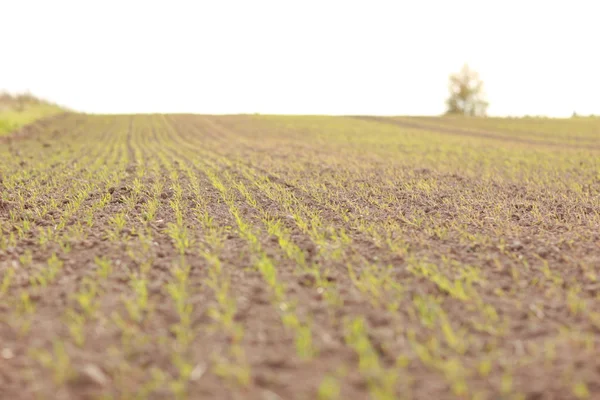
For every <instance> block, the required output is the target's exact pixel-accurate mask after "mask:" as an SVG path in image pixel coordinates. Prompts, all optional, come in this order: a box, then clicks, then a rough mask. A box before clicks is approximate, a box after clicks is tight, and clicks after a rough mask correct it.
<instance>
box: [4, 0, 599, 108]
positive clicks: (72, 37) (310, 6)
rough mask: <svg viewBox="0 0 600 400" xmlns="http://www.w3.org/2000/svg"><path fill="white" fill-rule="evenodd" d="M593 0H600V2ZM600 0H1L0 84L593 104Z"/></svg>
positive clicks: (111, 99)
mask: <svg viewBox="0 0 600 400" xmlns="http://www.w3.org/2000/svg"><path fill="white" fill-rule="evenodd" d="M596 3H598V4H596ZM599 15H600V2H597V1H593V0H589V1H582V0H570V1H568V2H567V1H553V0H546V1H537V0H520V1H515V0H508V1H507V0H505V1H489V0H486V1H482V0H480V1H464V0H453V1H442V0H439V1H427V0H407V1H404V0H402V1H401V0H398V1H378V0H364V1H352V0H346V1H333V0H329V1H328V0H316V1H313V0H301V1H285V0H279V1H261V0H253V1H250V0H240V1H233V0H229V1H227V0H211V1H202V0H197V1H175V0H171V1H162V2H154V1H148V0H146V1H133V0H120V1H115V0H104V1H94V2H92V1H83V0H79V1H66V0H53V1H47V0H40V1H33V0H0V89H7V90H9V91H23V90H29V91H31V92H32V93H33V94H36V95H38V96H42V97H44V98H47V99H49V100H52V101H55V102H57V103H59V104H63V105H66V106H68V107H71V108H74V109H76V110H80V111H87V112H99V113H101V112H119V113H124V112H198V113H238V112H244V113H245V112H260V113H293V114H381V115H385V114H395V115H400V114H438V113H441V112H443V111H444V100H445V97H446V94H447V79H448V75H449V74H450V73H451V72H454V71H457V70H459V69H460V67H461V66H462V64H463V63H464V62H468V63H469V64H470V65H471V67H472V68H474V69H475V70H477V71H479V73H480V75H481V77H482V79H483V80H484V82H485V85H486V92H487V93H488V99H489V101H490V108H489V113H490V114H492V115H509V114H510V115H522V114H536V115H538V114H539V115H542V114H543V115H550V116H569V115H570V114H571V113H572V112H573V111H577V112H578V113H580V114H590V113H595V114H600V19H599V17H598V16H599Z"/></svg>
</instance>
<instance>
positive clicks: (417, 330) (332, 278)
mask: <svg viewBox="0 0 600 400" xmlns="http://www.w3.org/2000/svg"><path fill="white" fill-rule="evenodd" d="M0 140H1V141H0V398H1V399H11V400H20V399H186V398H189V399H264V400H275V399H319V400H329V399H348V400H349V399H369V398H371V399H377V400H384V399H447V398H448V399H449V398H460V399H463V398H464V399H467V398H469V399H576V398H580V399H586V398H600V120H598V119H591V118H589V119H583V118H582V119H572V120H526V119H522V120H516V119H515V120H500V119H485V120H483V119H474V120H464V119H452V118H380V117H308V116H306V117H291V116H290V117H283V116H261V115H237V116H197V115H158V114H157V115H133V116H130V115H118V116H117V115H110V116H101V115H79V114H63V115H61V116H58V117H53V118H51V119H47V120H43V121H41V122H38V123H36V124H34V125H30V126H28V127H26V128H24V129H23V130H22V131H21V132H20V133H19V134H13V135H12V136H8V137H7V138H2V139H0Z"/></svg>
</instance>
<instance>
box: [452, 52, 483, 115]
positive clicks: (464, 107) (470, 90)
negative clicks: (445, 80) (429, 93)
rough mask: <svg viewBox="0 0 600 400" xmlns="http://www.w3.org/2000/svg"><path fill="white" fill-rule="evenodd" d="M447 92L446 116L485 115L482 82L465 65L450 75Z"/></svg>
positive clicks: (477, 75)
mask: <svg viewBox="0 0 600 400" xmlns="http://www.w3.org/2000/svg"><path fill="white" fill-rule="evenodd" d="M448 90H449V91H450V97H449V98H448V100H446V105H447V107H448V110H447V111H446V113H447V114H462V115H468V116H485V115H486V110H487V107H488V102H487V101H486V100H485V94H484V92H483V81H482V80H481V79H480V78H479V74H478V73H477V72H475V71H473V70H472V69H470V68H469V66H468V65H467V64H465V65H463V67H462V68H461V70H460V71H459V72H458V73H456V74H452V75H450V82H449V84H448Z"/></svg>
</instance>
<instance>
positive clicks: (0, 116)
mask: <svg viewBox="0 0 600 400" xmlns="http://www.w3.org/2000/svg"><path fill="white" fill-rule="evenodd" d="M64 111H65V109H64V108H62V107H60V106H58V105H55V104H51V103H49V102H46V101H44V100H40V99H37V98H35V97H33V96H31V95H27V94H22V95H14V96H13V95H9V94H6V93H4V94H2V93H0V136H5V135H8V134H10V133H11V132H14V131H16V130H18V129H20V128H21V127H23V126H25V125H27V124H30V123H32V122H34V121H36V120H38V119H41V118H45V117H49V116H52V115H56V114H60V113H62V112H64Z"/></svg>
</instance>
